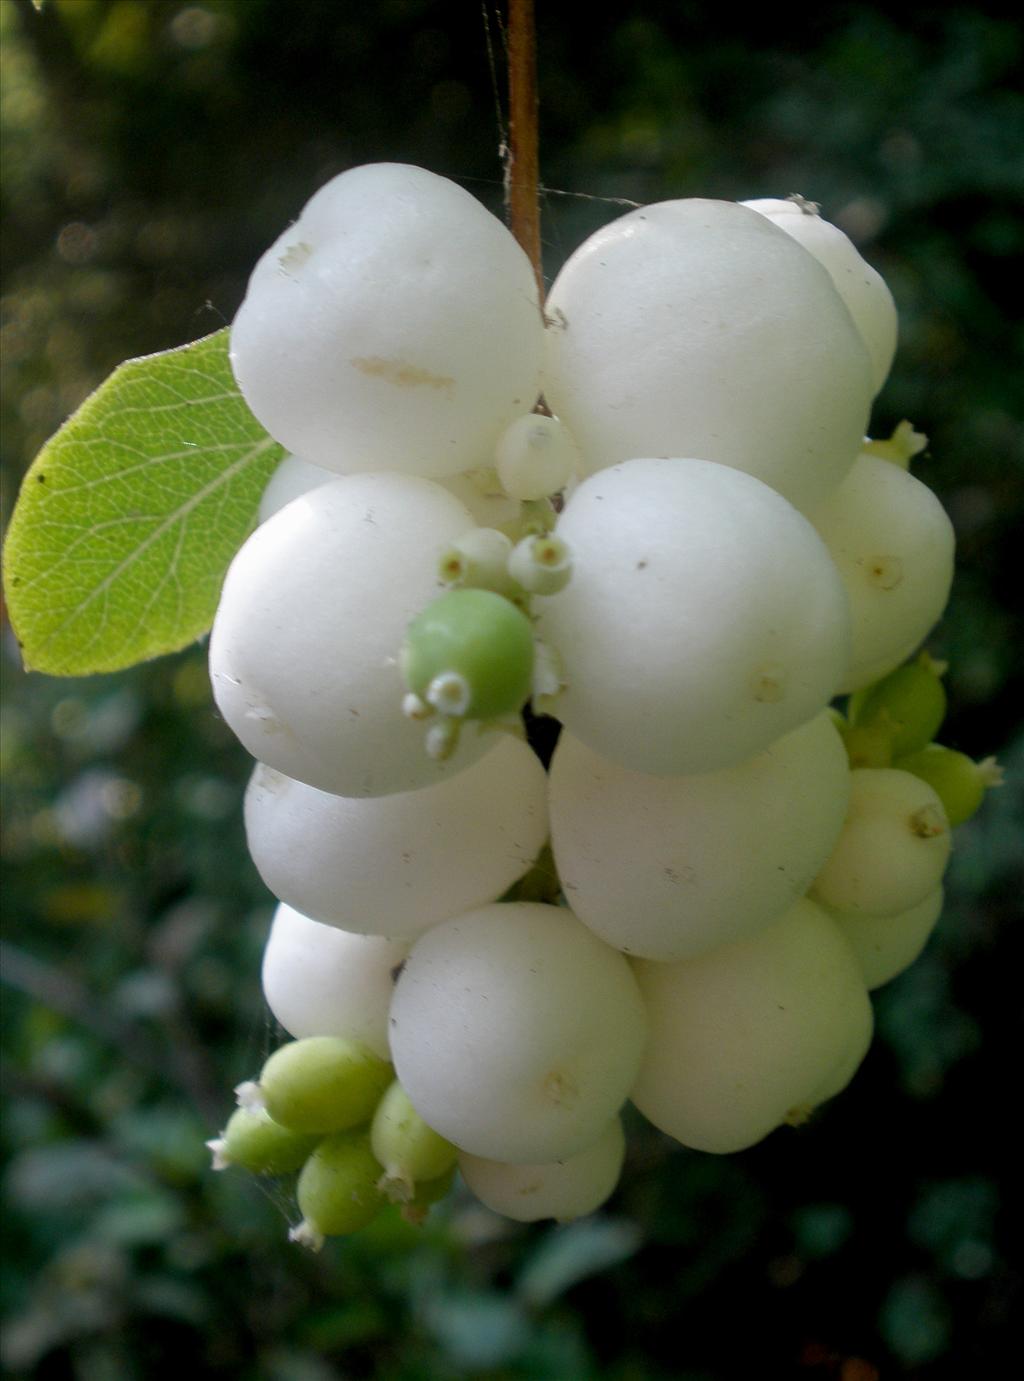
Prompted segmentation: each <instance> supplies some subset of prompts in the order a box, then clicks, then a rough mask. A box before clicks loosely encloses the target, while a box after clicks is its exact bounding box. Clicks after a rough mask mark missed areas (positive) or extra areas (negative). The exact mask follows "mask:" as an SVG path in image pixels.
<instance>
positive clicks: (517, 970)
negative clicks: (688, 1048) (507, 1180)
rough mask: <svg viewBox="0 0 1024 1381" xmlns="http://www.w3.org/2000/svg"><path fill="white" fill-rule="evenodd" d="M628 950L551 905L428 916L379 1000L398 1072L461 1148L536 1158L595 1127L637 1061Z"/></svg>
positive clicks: (578, 1140)
mask: <svg viewBox="0 0 1024 1381" xmlns="http://www.w3.org/2000/svg"><path fill="white" fill-rule="evenodd" d="M646 1025H647V1023H646V1018H645V1013H644V1007H643V1003H642V1002H641V1000H640V994H639V991H638V989H637V985H636V980H635V979H634V977H633V974H632V971H631V970H630V967H629V963H628V962H627V960H626V959H625V958H624V957H623V956H622V955H621V954H618V953H616V951H615V950H613V949H609V948H608V946H607V945H604V944H602V943H601V941H600V940H598V939H597V938H596V936H594V935H593V934H591V932H590V931H589V930H587V928H586V927H585V926H583V925H581V924H580V922H579V921H578V920H577V919H576V917H575V916H573V915H572V913H571V912H570V911H568V910H566V909H565V908H564V907H557V906H544V905H541V904H539V903H532V902H510V903H503V904H497V905H494V906H487V907H482V908H480V909H479V910H477V911H473V912H470V913H469V914H468V915H465V916H460V917H458V918H457V919H455V920H452V921H447V922H445V923H444V924H443V925H439V926H435V927H434V928H433V929H432V930H428V931H427V933H426V934H425V935H423V936H421V938H420V939H419V940H417V941H416V943H415V944H414V945H413V948H412V950H411V952H410V955H409V959H408V961H407V963H406V966H405V968H404V969H403V971H402V976H401V978H400V979H399V981H398V985H397V987H396V989H395V996H394V999H393V1001H392V1004H391V1049H392V1052H393V1056H394V1061H395V1069H396V1072H397V1074H398V1078H399V1079H400V1080H401V1082H402V1085H403V1087H404V1088H405V1090H406V1092H407V1093H408V1095H409V1098H410V1100H411V1101H412V1104H413V1106H414V1107H415V1108H416V1110H417V1112H418V1113H419V1114H420V1116H421V1117H422V1118H423V1119H424V1121H426V1122H427V1123H428V1124H429V1125H430V1126H431V1127H433V1128H434V1129H435V1131H437V1132H439V1133H440V1134H441V1135H442V1136H444V1137H447V1139H448V1140H449V1141H451V1142H453V1143H454V1145H456V1146H458V1147H459V1149H460V1150H463V1151H468V1152H469V1153H470V1154H471V1155H475V1156H483V1157H485V1158H486V1159H488V1160H500V1161H506V1162H511V1163H516V1164H524V1165H525V1164H531V1165H532V1164H543V1163H547V1162H549V1161H554V1160H562V1159H564V1158H565V1157H566V1156H571V1155H574V1154H575V1153H576V1152H577V1151H581V1150H582V1149H583V1148H584V1147H585V1146H588V1145H590V1144H591V1143H592V1142H594V1141H595V1140H596V1139H597V1138H598V1136H600V1134H601V1132H602V1130H603V1129H604V1127H605V1126H606V1125H607V1123H608V1122H609V1121H610V1120H611V1119H612V1118H613V1117H614V1116H615V1114H616V1113H617V1112H618V1110H619V1108H620V1107H621V1106H622V1103H623V1101H624V1100H625V1098H626V1095H627V1093H628V1091H629V1089H630V1087H631V1085H632V1084H633V1082H634V1080H635V1077H636V1072H637V1070H638V1068H639V1064H640V1057H641V1054H642V1051H643V1046H644V1040H645V1036H646Z"/></svg>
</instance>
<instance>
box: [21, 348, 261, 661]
mask: <svg viewBox="0 0 1024 1381" xmlns="http://www.w3.org/2000/svg"><path fill="white" fill-rule="evenodd" d="M282 455H283V448H282V447H281V446H279V445H278V444H277V442H276V441H273V440H271V438H270V437H269V436H268V435H267V434H266V432H265V431H264V430H263V428H262V427H261V426H260V425H259V423H258V422H257V421H256V419H255V418H254V417H253V415H252V414H251V413H250V411H249V409H248V408H247V407H246V405H245V403H244V401H243V399H242V397H241V395H240V394H239V392H238V389H237V387H236V385H235V381H234V378H233V377H232V374H231V366H230V364H229V362H228V331H227V330H226V329H225V330H222V331H218V332H216V333H215V334H214V335H212V336H206V337H205V338H204V339H203V340H198V341H195V342H194V343H193V344H191V345H184V346H182V347H181V348H180V349H178V350H168V351H166V352H165V353H163V354H160V355H148V356H146V357H144V358H143V359H138V360H128V361H127V362H126V363H125V364H122V365H121V366H120V367H119V368H118V369H115V370H114V372H113V374H111V376H110V378H109V379H107V380H106V382H105V383H103V384H101V386H100V387H99V388H98V389H97V390H96V392H95V393H93V394H92V395H91V396H90V397H89V398H87V399H86V401H85V402H84V403H83V404H82V406H81V407H80V408H79V409H78V411H77V412H76V413H75V414H74V415H73V416H72V417H71V418H69V419H68V421H67V422H65V424H64V426H63V427H61V429H60V431H59V432H57V434H56V435H55V436H54V437H52V438H51V439H50V440H49V441H48V442H47V443H46V445H45V446H44V447H43V449H42V450H41V451H40V453H39V455H38V456H37V457H36V459H35V461H34V462H33V464H32V467H31V469H30V470H29V472H28V474H27V475H26V476H25V481H24V483H23V485H22V488H21V493H20V495H19V496H18V502H17V504H16V506H15V509H14V515H13V517H12V518H11V524H10V528H9V530H8V533H7V543H6V549H5V552H4V592H5V595H6V598H7V605H8V610H9V612H10V617H11V623H12V624H13V626H14V631H15V633H16V634H17V637H18V641H19V643H20V644H21V649H22V656H23V659H24V662H25V667H26V669H29V670H35V671H45V672H49V673H50V674H51V675H54V676H80V675H83V674H85V673H89V672H97V671H118V670H120V669H121V668H122V667H126V666H132V665H133V664H134V663H135V662H141V661H145V660H146V659H148V658H150V657H156V656H159V655H160V654H161V653H164V652H175V651H177V650H178V649H179V648H181V647H185V646H186V645H187V644H188V643H190V642H192V641H194V640H195V639H196V638H198V637H200V636H201V635H202V634H203V633H205V632H206V631H207V629H208V628H209V627H210V625H211V623H212V622H213V615H214V612H215V611H216V608H217V600H218V598H219V596H220V587H221V584H222V583H223V580H224V573H225V571H226V570H227V568H228V566H229V564H230V562H231V559H232V557H233V556H234V554H235V552H236V551H237V550H238V548H239V547H240V546H241V544H242V542H243V541H244V540H245V538H246V536H247V535H248V533H249V531H250V530H251V528H252V526H253V524H254V522H255V520H256V512H257V509H258V506H259V499H260V494H261V493H262V491H263V487H264V486H265V484H266V482H267V480H268V479H269V477H270V474H271V472H272V470H273V469H274V466H275V465H276V464H277V462H278V461H279V460H280V459H281V456H282Z"/></svg>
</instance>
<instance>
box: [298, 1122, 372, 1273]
mask: <svg viewBox="0 0 1024 1381" xmlns="http://www.w3.org/2000/svg"><path fill="white" fill-rule="evenodd" d="M380 1170H381V1167H380V1165H379V1163H378V1162H377V1161H376V1160H375V1159H374V1155H373V1152H372V1151H371V1150H370V1138H369V1136H368V1135H367V1133H366V1132H365V1131H360V1132H337V1133H335V1135H334V1136H329V1137H325V1138H324V1140H323V1141H321V1142H320V1144H319V1146H318V1147H317V1148H316V1150H315V1151H314V1152H313V1154H312V1155H311V1156H310V1157H309V1159H308V1160H307V1161H306V1163H305V1165H304V1166H303V1167H302V1173H301V1174H300V1175H299V1183H298V1187H297V1192H298V1201H299V1211H300V1212H301V1214H302V1222H301V1223H300V1225H299V1226H298V1227H297V1228H293V1229H292V1231H291V1233H289V1236H290V1238H291V1240H292V1241H293V1242H301V1243H303V1245H304V1246H307V1247H312V1248H313V1250H314V1251H319V1249H320V1247H321V1246H322V1245H323V1239H324V1238H325V1237H341V1236H344V1235H346V1234H348V1233H351V1232H358V1231H359V1229H360V1228H364V1227H366V1225H367V1224H368V1223H370V1222H372V1220H373V1219H374V1218H376V1216H377V1214H378V1213H379V1212H380V1210H381V1209H382V1208H383V1206H384V1203H385V1200H384V1196H383V1195H382V1194H381V1192H380V1190H379V1189H378V1188H377V1180H378V1178H379V1176H380Z"/></svg>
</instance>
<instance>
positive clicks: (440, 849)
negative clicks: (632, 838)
mask: <svg viewBox="0 0 1024 1381" xmlns="http://www.w3.org/2000/svg"><path fill="white" fill-rule="evenodd" d="M546 788H547V778H546V776H545V773H544V769H543V767H542V766H541V764H540V762H539V760H538V758H537V757H536V755H535V754H534V753H533V752H532V750H531V749H530V748H529V747H528V746H527V745H526V744H525V743H523V742H521V741H520V740H518V739H514V738H509V737H503V738H502V739H501V741H500V742H499V743H497V744H496V746H495V747H493V748H492V749H491V750H490V752H488V753H487V754H485V755H484V757H482V758H481V759H480V761H479V762H475V763H473V764H472V765H471V766H470V767H468V768H466V770H465V771H464V772H460V773H459V775H458V776H457V777H453V778H451V779H450V780H447V781H443V782H438V783H436V784H435V785H433V786H427V787H423V788H422V789H421V790H419V791H409V792H399V793H396V794H393V795H389V796H381V797H370V798H354V797H347V796H332V795H330V794H329V793H327V792H325V791H318V790H317V789H316V788H315V787H311V786H306V785H305V784H304V783H302V782H297V781H293V780H292V779H291V778H289V777H285V776H282V774H281V773H279V772H275V771H274V770H273V768H269V767H266V766H264V765H263V764H262V763H261V764H259V765H257V767H256V770H255V772H254V773H253V775H252V778H251V780H250V782H249V788H248V790H247V792H246V797H245V827H246V834H247V836H248V840H249V851H250V853H251V854H252V857H253V861H254V862H255V864H256V867H257V868H258V869H259V871H260V875H261V877H262V878H263V881H264V882H265V883H266V884H267V886H268V887H269V888H270V890H271V891H272V892H273V893H274V895H275V896H277V897H280V898H281V899H282V901H286V902H288V903H289V905H291V906H294V907H296V908H298V909H299V910H301V911H303V912H304V913H305V914H306V915H307V916H314V917H316V919H317V920H318V921H322V922H325V923H326V924H329V925H332V926H340V927H341V928H342V929H343V930H351V931H358V932H360V933H362V934H367V935H391V936H399V935H401V936H411V935H417V934H419V933H420V931H423V930H426V929H427V928H428V926H432V925H436V924H437V923H438V922H439V921H444V920H447V919H448V918H449V917H451V916H457V915H460V914H461V913H462V912H464V911H469V910H471V909H472V908H473V907H475V906H481V905H483V904H484V903H486V902H490V901H494V900H495V899H496V898H498V897H499V896H501V894H502V893H503V892H504V891H505V890H506V889H507V888H508V887H509V886H511V884H512V883H513V882H515V880H516V878H518V877H521V876H522V875H523V873H525V872H526V871H527V870H528V869H529V867H530V865H531V864H532V863H533V861H534V859H535V858H536V857H537V854H538V853H539V852H540V850H541V847H542V845H543V843H544V840H545V839H546V837H547V805H546ZM815 871H816V870H815Z"/></svg>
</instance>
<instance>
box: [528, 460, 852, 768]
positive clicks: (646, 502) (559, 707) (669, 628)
mask: <svg viewBox="0 0 1024 1381" xmlns="http://www.w3.org/2000/svg"><path fill="white" fill-rule="evenodd" d="M556 534H557V535H558V536H559V537H560V538H562V539H563V540H564V541H565V543H566V544H567V546H568V548H569V550H570V551H571V553H572V560H573V571H572V579H571V580H570V582H569V584H568V585H567V586H566V588H565V589H564V590H562V591H560V592H559V593H558V594H556V595H552V596H550V597H547V598H536V599H535V602H534V608H535V610H536V612H537V613H538V614H539V630H538V631H539V633H540V636H541V637H542V638H543V639H544V641H545V642H546V643H547V644H548V645H549V646H550V647H551V648H552V649H553V651H554V652H555V654H556V655H557V657H558V658H559V659H560V663H561V670H562V679H563V681H564V690H562V692H561V693H560V694H559V696H558V697H557V699H556V700H555V701H553V702H552V706H551V708H552V710H553V712H554V713H555V714H556V715H557V716H558V718H560V719H561V720H562V721H563V723H564V724H565V725H566V726H567V727H568V728H569V729H570V730H571V731H572V733H573V734H575V735H576V736H577V737H578V738H580V739H582V740H583V742H584V743H586V744H587V745H588V746H589V747H590V748H592V749H593V750H594V751H595V752H597V753H600V754H601V755H602V756H604V757H608V758H611V759H613V760H614V761H617V762H621V763H622V764H623V765H625V766H627V767H630V768H633V769H635V770H637V771H640V772H650V773H654V774H657V775H663V774H665V775H672V774H677V773H688V772H708V771H712V770H714V769H717V768H720V767H726V766H729V765H731V764H733V763H737V762H742V761H743V760H744V759H746V758H749V757H752V756H753V755H754V754H755V753H757V752H759V751H760V750H761V749H763V748H765V747H767V745H768V744H769V743H772V742H774V740H775V739H777V738H780V737H781V736H782V735H783V734H785V733H788V731H789V730H790V729H794V728H796V727H797V726H798V725H799V724H802V723H804V722H805V721H807V720H808V719H810V718H812V717H813V716H814V715H815V714H817V713H818V711H819V710H821V709H822V708H823V707H824V706H825V705H826V704H827V703H828V701H829V699H830V698H831V697H832V695H833V694H834V693H835V690H836V687H837V686H838V685H839V683H840V681H841V680H842V678H843V675H844V674H845V671H846V664H847V657H848V653H849V615H848V611H847V602H846V594H845V591H844V589H843V585H842V581H841V580H840V578H839V574H838V572H837V571H836V569H835V567H834V565H833V563H832V560H831V558H830V557H829V555H828V552H827V551H826V549H825V546H824V544H823V543H822V541H821V539H820V538H819V537H818V535H817V534H816V533H815V531H814V529H813V528H812V527H811V525H810V523H809V522H808V521H807V519H806V518H804V517H803V516H802V515H801V514H800V513H798V512H797V511H796V510H795V509H794V508H793V507H792V505H790V504H789V503H787V502H786V500H785V499H783V498H781V497H780V496H779V495H778V494H777V493H775V491H774V490H772V489H769V488H768V486H767V485H765V484H762V483H761V481H760V480H757V479H755V478H754V477H753V476H751V475H747V474H744V473H742V472H741V471H739V470H732V469H729V468H727V467H726V466H723V465H715V464H714V463H712V462H711V461H706V460H683V459H678V460H676V459H667V460H665V459H661V460H649V459H637V460H630V461H626V462H625V463H623V464H621V465H615V466H612V467H611V468H610V469H607V470H602V471H601V472H600V473H599V474H596V475H591V476H590V477H589V478H588V479H587V480H585V481H584V482H583V483H582V484H581V485H580V486H579V488H578V489H577V490H576V491H575V492H574V494H573V495H572V498H571V499H570V501H569V503H568V504H567V506H566V508H565V511H564V512H563V513H562V514H561V515H560V517H559V520H558V525H557V527H556Z"/></svg>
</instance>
